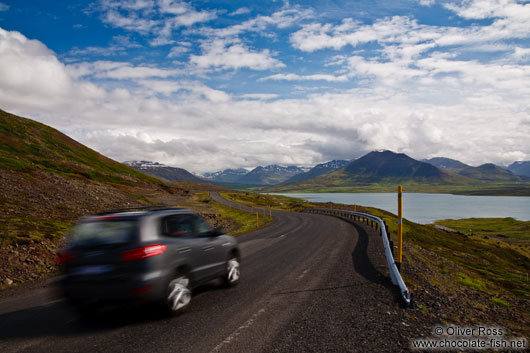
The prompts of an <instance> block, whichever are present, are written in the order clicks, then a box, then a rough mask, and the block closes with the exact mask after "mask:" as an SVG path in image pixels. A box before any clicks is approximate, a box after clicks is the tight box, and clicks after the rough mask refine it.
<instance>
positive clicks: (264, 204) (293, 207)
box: [221, 192, 311, 211]
mask: <svg viewBox="0 0 530 353" xmlns="http://www.w3.org/2000/svg"><path fill="white" fill-rule="evenodd" d="M221 196H222V197H224V198H226V199H228V200H231V201H234V202H238V203H241V204H243V205H247V206H251V207H260V208H265V209H267V208H269V207H270V208H272V209H276V210H284V211H302V210H303V209H305V208H307V207H311V203H309V202H306V201H304V200H302V199H297V198H294V197H287V196H281V195H263V194H256V193H250V192H240V193H235V192H234V193H221Z"/></svg>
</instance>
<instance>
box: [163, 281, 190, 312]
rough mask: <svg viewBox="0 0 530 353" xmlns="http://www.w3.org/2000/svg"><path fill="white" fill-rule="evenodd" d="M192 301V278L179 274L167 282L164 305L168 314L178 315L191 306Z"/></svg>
mask: <svg viewBox="0 0 530 353" xmlns="http://www.w3.org/2000/svg"><path fill="white" fill-rule="evenodd" d="M190 302H191V289H190V278H189V277H188V276H187V275H184V274H179V275H177V276H175V277H174V278H173V279H171V280H170V281H169V283H168V284H167V289H166V295H165V298H164V299H163V300H162V307H163V309H164V311H165V313H166V314H168V315H170V316H176V315H179V314H181V313H183V312H184V311H186V309H187V308H188V307H189V305H190Z"/></svg>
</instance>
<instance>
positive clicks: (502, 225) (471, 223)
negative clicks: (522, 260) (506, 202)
mask: <svg viewBox="0 0 530 353" xmlns="http://www.w3.org/2000/svg"><path fill="white" fill-rule="evenodd" d="M434 224H437V225H442V226H445V227H448V228H451V229H454V230H457V231H460V232H462V233H465V234H477V233H478V234H491V235H501V236H506V237H510V238H515V239H526V240H528V239H530V221H518V220H516V219H514V218H465V219H456V220H455V219H444V220H439V221H435V222H434Z"/></svg>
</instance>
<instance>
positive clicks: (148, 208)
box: [96, 206, 185, 216]
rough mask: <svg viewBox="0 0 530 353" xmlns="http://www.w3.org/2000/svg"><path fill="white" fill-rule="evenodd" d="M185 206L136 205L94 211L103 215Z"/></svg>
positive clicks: (176, 208) (163, 209) (175, 208)
mask: <svg viewBox="0 0 530 353" xmlns="http://www.w3.org/2000/svg"><path fill="white" fill-rule="evenodd" d="M184 209H185V208H181V207H168V206H138V207H125V208H115V209H111V210H107V211H103V212H98V213H96V215H97V216H103V215H107V214H112V213H121V212H132V211H165V210H184Z"/></svg>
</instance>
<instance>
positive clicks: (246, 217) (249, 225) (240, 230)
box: [208, 201, 272, 236]
mask: <svg viewBox="0 0 530 353" xmlns="http://www.w3.org/2000/svg"><path fill="white" fill-rule="evenodd" d="M208 203H209V204H210V205H212V206H213V207H215V208H216V209H217V211H219V213H220V218H221V221H222V222H224V223H228V224H233V225H234V228H235V229H234V231H232V232H230V234H231V235H236V236H237V235H240V234H245V233H249V232H253V231H255V230H258V229H260V228H263V227H266V226H267V225H269V224H271V223H272V219H271V218H270V217H269V216H268V215H266V214H263V213H258V217H257V218H258V219H257V222H256V214H255V213H251V212H245V211H241V210H238V209H234V208H230V207H228V206H225V205H221V204H220V203H217V202H215V201H209V202H208Z"/></svg>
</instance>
